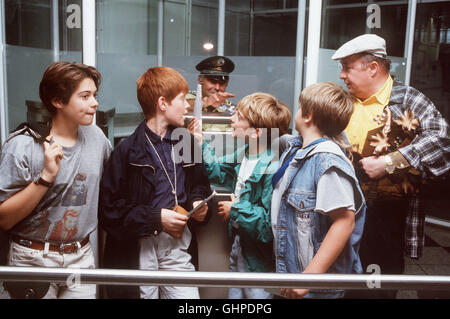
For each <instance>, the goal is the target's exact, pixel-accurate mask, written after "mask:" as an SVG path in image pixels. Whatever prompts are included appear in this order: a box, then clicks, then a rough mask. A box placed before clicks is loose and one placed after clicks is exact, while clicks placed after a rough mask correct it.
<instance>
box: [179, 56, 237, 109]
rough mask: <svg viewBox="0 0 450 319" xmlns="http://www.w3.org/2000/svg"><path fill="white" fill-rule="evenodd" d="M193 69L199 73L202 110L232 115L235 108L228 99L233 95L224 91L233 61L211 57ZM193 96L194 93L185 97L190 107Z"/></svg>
mask: <svg viewBox="0 0 450 319" xmlns="http://www.w3.org/2000/svg"><path fill="white" fill-rule="evenodd" d="M195 68H196V69H197V70H198V71H200V74H199V76H198V83H201V84H202V101H203V110H204V111H209V112H220V113H223V114H225V115H228V116H231V115H233V113H234V110H235V108H236V107H235V106H234V105H233V104H232V103H231V102H230V101H228V98H231V97H234V94H232V93H228V92H226V91H225V90H226V88H227V86H228V81H229V74H230V73H231V72H233V70H234V63H233V61H231V60H230V59H229V58H227V57H224V56H213V57H209V58H206V59H204V60H203V61H201V62H200V63H199V64H197V66H196V67H195ZM195 95H196V92H195V91H191V92H189V93H188V94H187V95H186V100H187V101H188V102H189V104H190V105H191V107H193V106H194V102H195Z"/></svg>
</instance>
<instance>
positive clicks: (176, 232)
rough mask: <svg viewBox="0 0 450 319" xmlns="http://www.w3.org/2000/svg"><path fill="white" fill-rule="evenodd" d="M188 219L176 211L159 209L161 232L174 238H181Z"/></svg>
mask: <svg viewBox="0 0 450 319" xmlns="http://www.w3.org/2000/svg"><path fill="white" fill-rule="evenodd" d="M188 219H189V218H188V217H187V216H185V215H182V214H179V213H177V212H176V211H173V210H170V209H166V208H163V209H161V224H162V228H163V231H165V232H166V233H168V234H170V235H172V236H173V237H175V238H181V236H182V235H183V231H184V227H185V226H186V222H187V221H188Z"/></svg>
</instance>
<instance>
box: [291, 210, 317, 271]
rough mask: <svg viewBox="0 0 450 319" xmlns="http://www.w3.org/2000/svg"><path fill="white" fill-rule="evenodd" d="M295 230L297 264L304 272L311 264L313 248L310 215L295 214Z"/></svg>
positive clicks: (305, 213) (308, 213)
mask: <svg viewBox="0 0 450 319" xmlns="http://www.w3.org/2000/svg"><path fill="white" fill-rule="evenodd" d="M295 223H296V230H297V237H296V238H297V255H298V262H299V264H300V267H301V269H302V270H304V269H305V268H306V267H307V266H308V265H309V263H310V262H311V260H312V258H313V255H314V246H313V243H312V237H311V213H310V212H299V211H297V212H295Z"/></svg>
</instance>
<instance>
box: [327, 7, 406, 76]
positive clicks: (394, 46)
mask: <svg viewBox="0 0 450 319" xmlns="http://www.w3.org/2000/svg"><path fill="white" fill-rule="evenodd" d="M396 3H398V2H396ZM340 4H342V5H340ZM335 5H338V6H335ZM367 5H368V3H367V2H366V1H345V3H344V2H341V1H332V0H327V1H324V8H323V10H324V12H323V18H322V19H323V20H322V35H321V45H320V47H321V49H320V60H319V81H334V82H339V83H340V84H342V85H343V84H344V83H343V82H342V81H341V80H339V73H340V65H339V63H338V62H336V61H333V60H331V56H332V55H333V54H334V52H336V50H337V49H338V48H339V47H340V46H341V45H343V44H344V43H345V42H347V41H349V40H351V39H353V38H355V37H357V36H359V35H362V34H364V33H374V34H377V35H379V36H381V37H383V38H384V39H385V40H386V48H387V53H388V57H389V59H390V60H391V61H392V64H391V74H393V75H395V76H396V77H397V78H398V79H400V80H401V81H404V80H405V71H406V59H405V58H404V50H405V34H406V22H407V21H406V19H407V16H408V4H407V3H406V2H405V4H402V5H398V4H395V5H390V4H388V3H386V2H385V1H384V2H382V3H380V4H379V5H380V16H379V18H380V19H379V21H380V23H381V28H376V27H373V28H371V27H370V25H369V24H368V23H367V20H368V18H369V16H370V13H369V15H368V13H367V12H366V10H367ZM368 25H369V26H368Z"/></svg>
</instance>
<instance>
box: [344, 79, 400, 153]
mask: <svg viewBox="0 0 450 319" xmlns="http://www.w3.org/2000/svg"><path fill="white" fill-rule="evenodd" d="M393 83H394V81H393V80H392V78H391V76H389V78H388V79H387V81H386V82H385V83H384V85H383V87H382V88H381V89H380V90H379V91H378V92H377V93H375V94H374V95H372V96H371V97H369V98H367V99H366V100H364V101H361V100H360V99H358V98H357V99H356V101H355V104H354V111H353V115H352V117H351V119H350V122H349V124H348V126H347V129H346V130H345V132H346V133H347V136H348V139H349V141H350V144H351V145H352V147H353V151H357V152H358V153H361V152H362V150H363V148H364V143H365V142H366V137H367V132H368V131H370V130H373V129H374V128H377V127H379V126H381V125H379V124H378V123H377V122H376V121H374V118H375V117H376V116H377V115H379V114H381V113H383V109H384V107H385V106H386V105H388V103H389V97H390V96H391V91H392V84H393Z"/></svg>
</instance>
